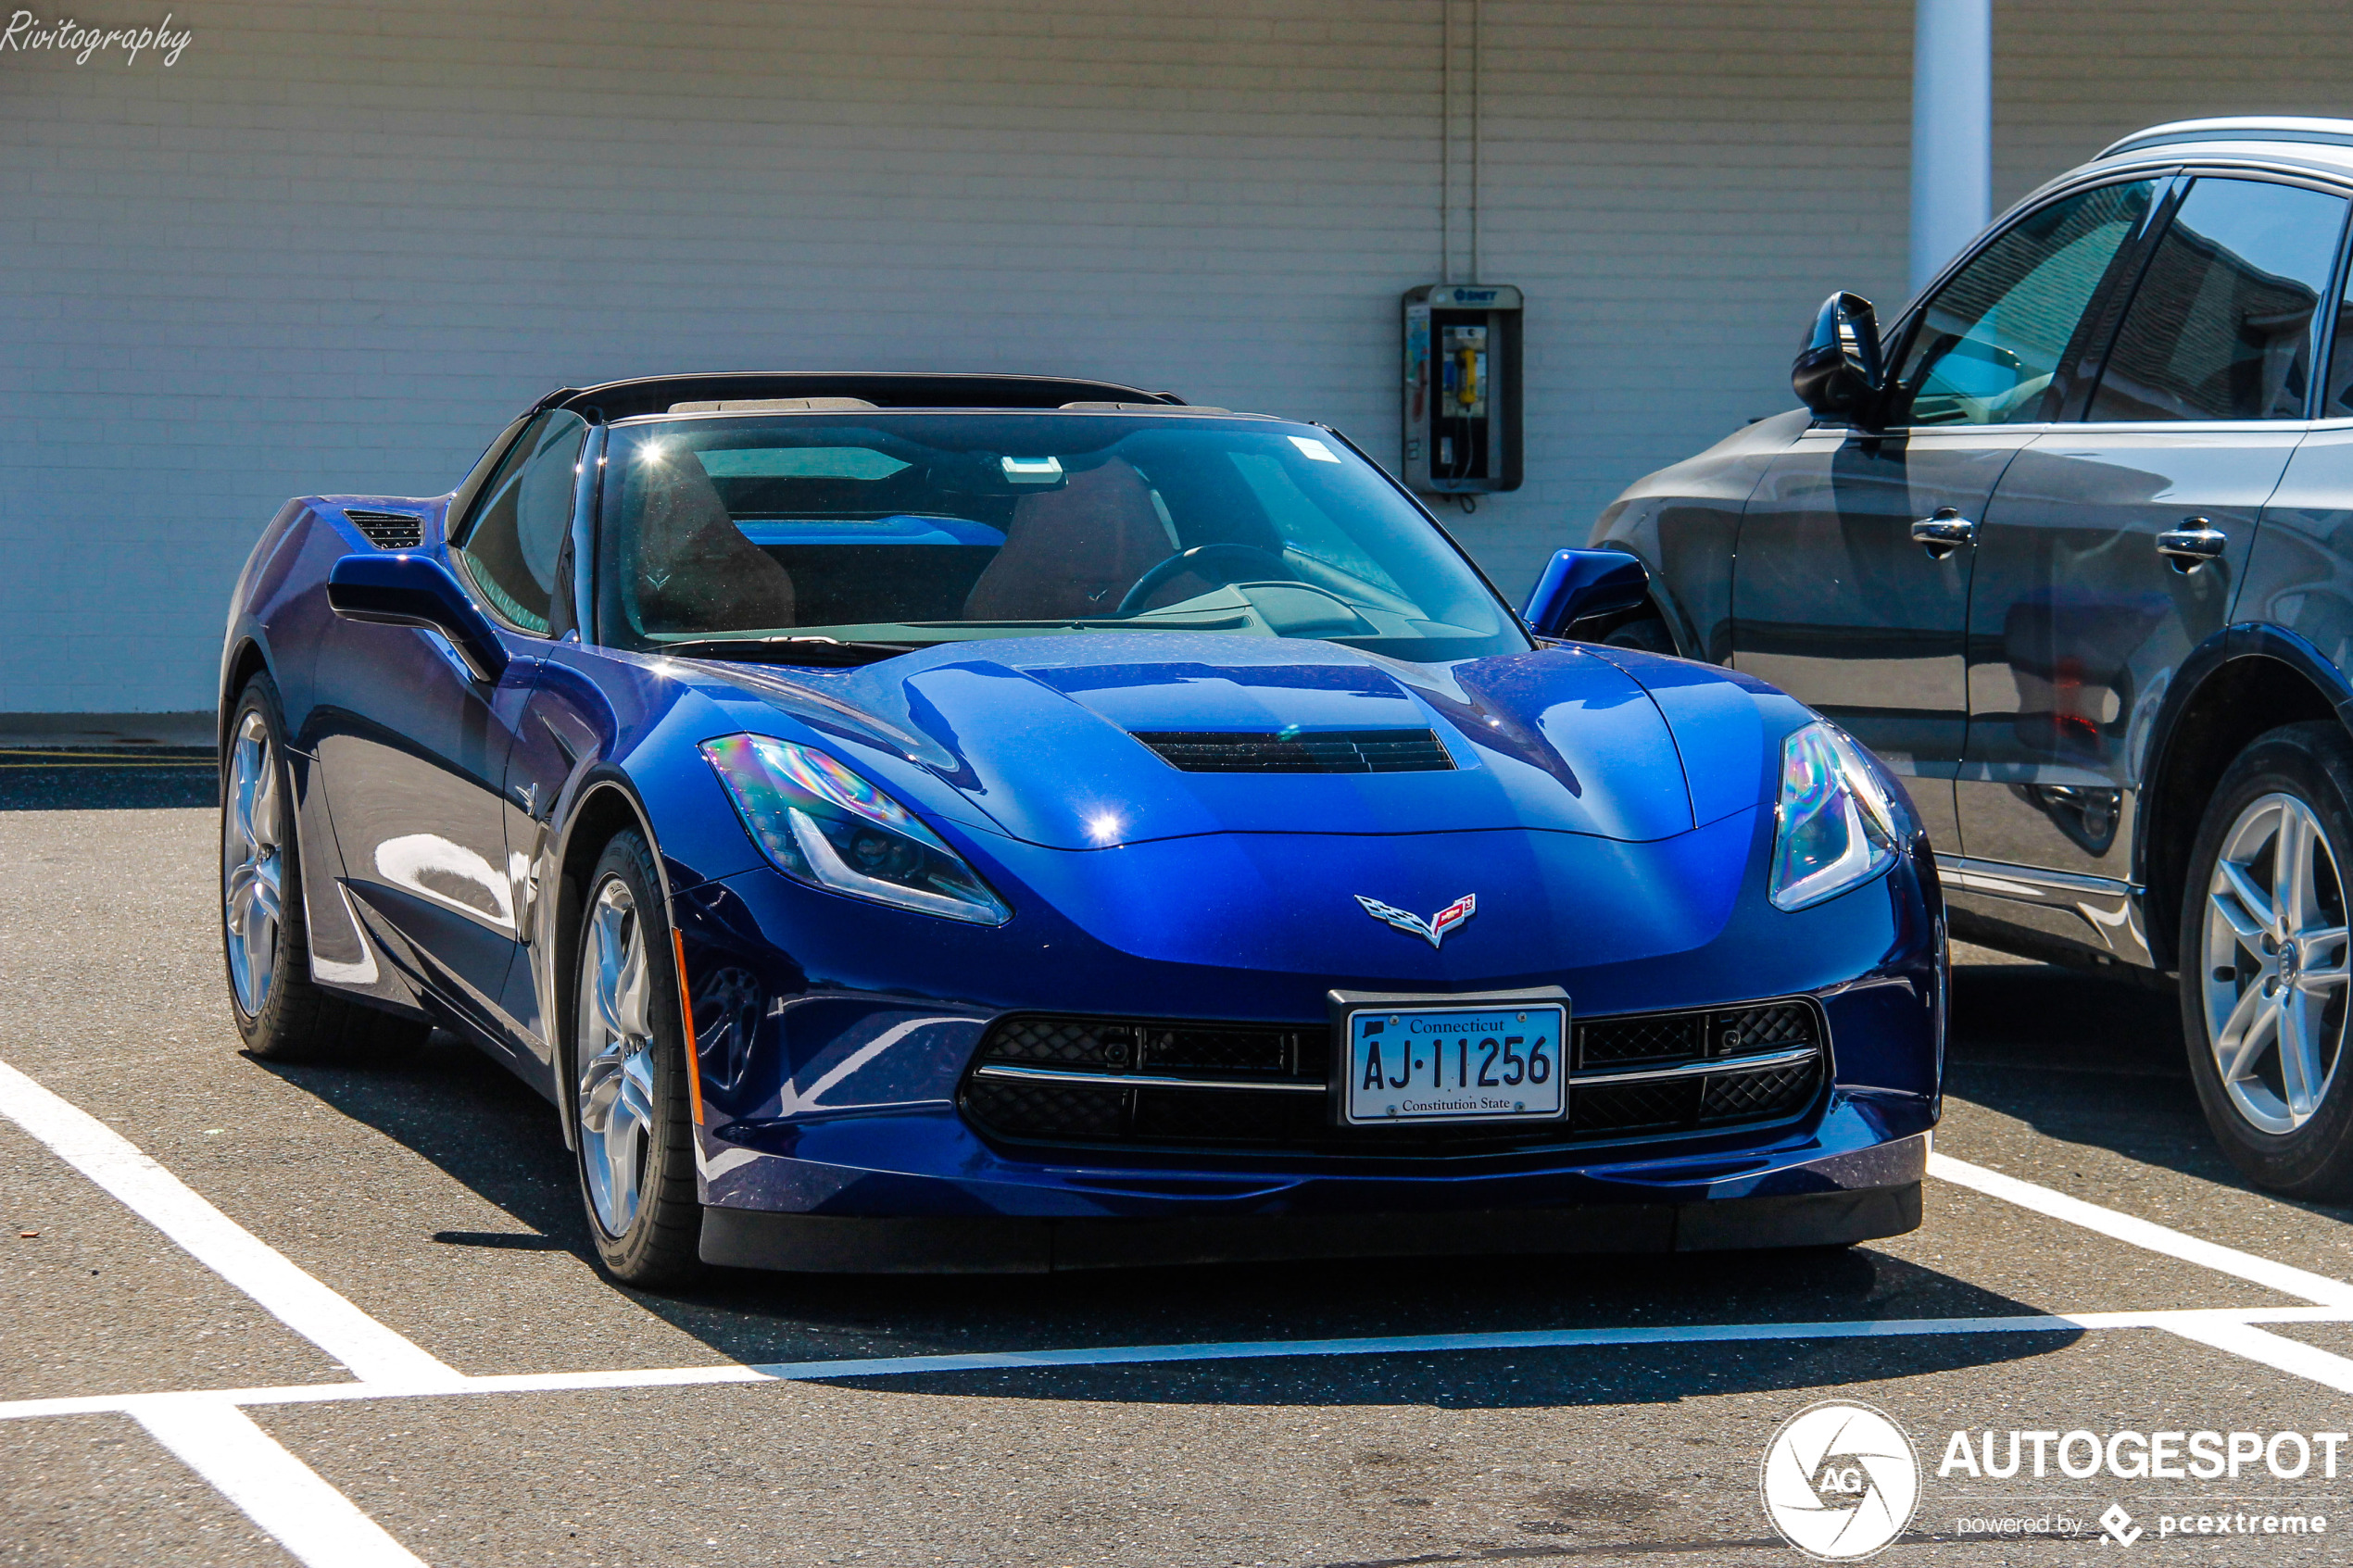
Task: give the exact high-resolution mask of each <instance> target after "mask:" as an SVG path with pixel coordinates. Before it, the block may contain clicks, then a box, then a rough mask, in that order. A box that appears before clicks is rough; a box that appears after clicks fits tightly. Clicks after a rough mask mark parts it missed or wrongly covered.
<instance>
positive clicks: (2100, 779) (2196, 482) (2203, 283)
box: [1958, 177, 2346, 947]
mask: <svg viewBox="0 0 2353 1568" xmlns="http://www.w3.org/2000/svg"><path fill="white" fill-rule="evenodd" d="M2345 216H2346V203H2345V200H2344V199H2343V198H2342V197H2340V196H2337V195H2334V194H2328V193H2325V192H2322V191H2319V190H2313V189H2308V188H2305V187H2302V186H2297V185H2290V184H2279V183H2271V182H2262V181H2255V180H2244V179H2214V178H2210V177H2208V178H2200V179H2198V180H2196V182H2194V183H2193V184H2191V185H2190V187H2189V189H2188V192H2187V194H2185V195H2183V198H2182V200H2181V202H2180V204H2179V206H2178V207H2177V209H2176V211H2175V214H2174V216H2173V218H2172V220H2171V222H2170V224H2169V225H2168V226H2167V229H2166V232H2165V233H2164V235H2163V237H2162V238H2161V239H2160V240H2159V241H2158V245H2157V246H2156V248H2155V249H2154V251H2153V252H2152V253H2151V254H2150V257H2149V260H2148V263H2147V266H2146V268H2145V270H2143V271H2142V273H2141V276H2140V279H2139V282H2137V284H2136V285H2135V287H2134V289H2133V296H2132V300H2131V303H2130V305H2129V306H2128V307H2127V308H2126V309H2125V311H2124V313H2123V320H2122V324H2121V325H2120V327H2119V329H2118V330H2117V332H2116V338H2115V343H2114V346H2113V347H2112V348H2111V349H2110V350H2109V352H2108V355H2107V358H2106V363H2105V366H2104V368H2103V369H2102V370H2101V372H2100V375H2099V380H2098V382H2097V383H2096V385H2095V388H2094V389H2093V391H2092V393H2091V396H2090V399H2089V404H2088V408H2087V411H2086V414H2085V417H2084V420H2083V421H2082V422H2081V423H2077V424H2071V425H2066V426H2062V427H2058V428H2056V429H2053V430H2050V431H2047V432H2045V433H2042V434H2039V435H2038V436H2037V437H2036V438H2035V440H2034V443H2033V445H2032V446H2030V447H2029V448H2028V449H2027V450H2026V451H2025V452H2023V453H2021V454H2020V457H2019V458H2018V460H2017V462H2015V463H2014V464H2012V465H2011V467H2010V470H2009V471H2008V473H2007V475H2005V476H2004V478H2003V480H2002V484H2001V488H2000V490H1999V492H1998V493H1997V494H1996V495H1995V497H1994V506H1993V508H1992V511H1991V513H1990V514H1989V515H1988V517H1987V518H1986V520H1985V527H1984V531H1983V533H1982V535H1981V538H1980V541H1979V546H1978V566H1977V589H1976V596H1975V599H1974V602H1973V604H1972V607H1971V610H1970V616H1969V621H1970V649H1971V657H1970V667H1969V747H1968V756H1967V760H1966V763H1965V766H1964V768H1963V771H1962V776H1961V781H1960V784H1959V785H1958V799H1959V809H1960V816H1961V839H1962V845H1963V849H1964V852H1965V853H1966V854H1967V855H1968V856H1969V859H1972V860H1981V861H1986V860H1991V861H1999V862H2003V863H2005V864H2007V865H2013V866H2020V867H2029V868H2035V869H2039V870H2043V871H2055V872H2062V873H2067V874H2069V875H2072V876H2078V877H2081V876H2092V877H2098V878H2101V879H2104V880H2106V881H2108V882H2111V883H2113V884H2118V888H2119V892H2120V889H2121V884H2125V883H2127V882H2129V881H2130V880H2132V878H2133V874H2134V873H2133V868H2132V867H2131V865H2130V863H2129V862H2130V857H2131V847H2132V842H2133V834H2132V831H2131V824H2132V814H2133V809H2134V797H2135V793H2136V791H2137V789H2138V786H2139V783H2140V778H2139V768H2140V766H2141V764H2142V763H2143V761H2144V760H2145V759H2143V758H2142V757H2141V756H2140V755H2139V751H2140V750H2141V749H2144V748H2145V743H2146V740H2147V736H2148V728H2149V725H2150V722H2151V721H2153V720H2154V719H2155V717H2156V712H2157V708H2158V704H2160V703H2161V702H2162V701H2163V700H2164V696H2165V694H2166V691H2167V688H2168V686H2169V684H2170V683H2171V677H2172V674H2173V671H2175V670H2176V669H2178V668H2179V666H2180V664H2181V661H2182V660H2183V658H2184V657H2185V656H2187V655H2188V654H2189V652H2190V651H2191V650H2192V649H2194V648H2196V646H2198V645H2199V644H2200V643H2202V642H2204V641H2206V640H2207V639H2208V637H2210V636H2211V635H2213V634H2214V633H2217V632H2219V631H2221V629H2222V627H2223V626H2224V625H2226V624H2227V623H2228V620H2229V615H2230V609H2231V601H2232V598H2233V595H2234V593H2235V591H2236V588H2237V585H2238V582H2239V579H2240V577H2241V574H2242V572H2243V571H2244V568H2245V566H2246V559H2247V556H2248V553H2249V551H2250V549H2251V548H2252V546H2253V545H2254V539H2255V529H2256V524H2257V521H2258V520H2259V517H2260V515H2261V513H2262V509H2263V507H2264V505H2265V503H2266V502H2267V501H2269V500H2270V498H2271V494H2272V492H2273V491H2274V490H2275V489H2276V488H2277V487H2278V485H2279V482H2280V477H2281V475H2282V473H2283V472H2284V470H2285V469H2286V466H2287V461H2288V458H2289V457H2290V456H2291V455H2292V454H2293V453H2294V451H2295V449H2296V445H2297V443H2298V442H2299V441H2300V440H2301V439H2302V437H2303V433H2304V431H2305V429H2306V428H2307V427H2306V424H2305V416H2306V412H2307V401H2308V397H2309V383H2310V381H2311V379H2312V378H2311V366H2312V361H2313V355H2314V352H2315V338H2316V335H2317V330H2318V326H2319V318H2320V310H2319V305H2320V301H2321V297H2322V295H2323V294H2324V293H2326V292H2327V289H2328V284H2329V279H2330V274H2331V271H2332V270H2333V267H2334V260H2335V257H2336V251H2337V243H2338V235H2339V232H2340V231H2341V230H2342V229H2343V227H2344V223H2345ZM2085 891H2091V890H2085ZM2084 901H2085V900H2084V899H2082V898H2077V899H2075V900H2074V902H2076V903H2082V902H2084ZM2109 907H2110V912H2111V915H2113V913H2114V912H2116V911H2120V910H2121V909H2124V907H2125V905H2124V902H2123V900H2122V899H2121V897H2117V898H2115V899H2113V900H2110V901H2109ZM2060 926H2061V927H2062V928H2064V930H2065V934H2066V935H2074V936H2078V937H2082V936H2083V935H2087V933H2086V931H2085V930H2084V928H2083V926H2082V922H2081V921H2078V920H2074V919H2073V917H2072V915H2071V914H2070V915H2069V916H2068V917H2066V918H2064V919H2062V920H2061V921H2060ZM2120 939H2122V940H2125V941H2127V942H2128V945H2132V946H2135V947H2136V946H2137V944H2136V943H2133V942H2132V941H2131V939H2130V938H2129V936H2125V935H2123V934H2120Z"/></svg>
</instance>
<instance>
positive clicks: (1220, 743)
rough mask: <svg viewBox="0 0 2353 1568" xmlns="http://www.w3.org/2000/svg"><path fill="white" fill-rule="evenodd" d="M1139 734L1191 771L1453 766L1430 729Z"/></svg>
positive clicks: (1416, 769) (1349, 770)
mask: <svg viewBox="0 0 2353 1568" xmlns="http://www.w3.org/2000/svg"><path fill="white" fill-rule="evenodd" d="M1136 738H1137V739H1138V740H1139V741H1142V742H1143V743H1144V744H1145V745H1146V746H1151V748H1152V749H1153V750H1154V751H1156V752H1158V753H1160V757H1161V760H1163V761H1164V762H1166V763H1167V764H1168V765H1169V766H1170V767H1172V768H1177V769H1181V770H1182V771H1185V772H1188V773H1441V772H1448V771H1452V770H1453V766H1454V759H1453V758H1452V757H1450V756H1448V755H1447V752H1446V747H1445V746H1443V745H1441V743H1440V741H1439V738H1438V736H1437V735H1435V734H1432V733H1430V732H1429V731H1428V730H1323V731H1318V732H1315V733H1313V734H1295V733H1290V732H1284V733H1280V734H1225V733H1223V732H1220V731H1214V730H1156V731H1139V732H1137V733H1136Z"/></svg>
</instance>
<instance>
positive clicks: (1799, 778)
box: [1770, 724, 1903, 909]
mask: <svg viewBox="0 0 2353 1568" xmlns="http://www.w3.org/2000/svg"><path fill="white" fill-rule="evenodd" d="M1774 815H1775V822H1776V824H1777V825H1776V826H1775V828H1774V832H1773V881H1772V887H1771V892H1770V896H1771V897H1772V900H1773V904H1774V907H1775V908H1777V909H1804V908H1805V907H1806V905H1808V904H1818V903H1820V902H1821V901H1822V900H1823V899H1825V898H1828V897H1831V896H1832V895H1834V894H1839V893H1843V892H1845V891H1846V890H1847V889H1848V888H1850V887H1854V886H1856V885H1858V884H1862V883H1866V882H1869V881H1870V879H1871V878H1873V877H1875V876H1877V875H1879V874H1880V873H1881V872H1883V871H1885V870H1887V868H1888V867H1890V866H1892V865H1894V863H1895V857H1896V854H1897V845H1898V844H1899V843H1901V842H1902V838H1903V832H1902V830H1901V828H1900V827H1899V826H1898V825H1897V823H1898V821H1899V808H1898V807H1897V805H1896V803H1895V802H1894V800H1892V799H1890V798H1889V797H1888V795H1887V792H1886V790H1885V789H1884V788H1882V787H1881V783H1880V778H1879V775H1878V774H1877V773H1876V772H1874V771H1872V769H1871V765H1870V764H1869V762H1868V761H1866V760H1865V759H1864V758H1863V754H1862V753H1861V752H1860V751H1859V750H1857V749H1856V745H1855V743H1854V742H1853V741H1851V740H1849V739H1847V738H1846V737H1845V736H1844V735H1843V734H1840V733H1839V732H1838V731H1836V730H1834V729H1832V728H1831V727H1830V726H1829V725H1828V724H1808V725H1806V727H1805V728H1804V729H1802V730H1799V731H1797V732H1795V733H1794V734H1792V735H1791V736H1790V737H1789V738H1788V739H1787V740H1785V741H1783V742H1781V798H1780V805H1779V806H1778V807H1777V808H1776V809H1775V813H1774Z"/></svg>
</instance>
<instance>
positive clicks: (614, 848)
mask: <svg viewBox="0 0 2353 1568" xmlns="http://www.w3.org/2000/svg"><path fill="white" fill-rule="evenodd" d="M577 951H578V953H579V970H578V977H579V984H578V986H577V988H576V997H575V1003H574V1008H573V1016H574V1025H573V1054H572V1060H573V1115H574V1118H575V1123H574V1124H575V1126H576V1128H577V1130H578V1133H579V1148H580V1191H581V1197H582V1198H583V1200H584V1201H585V1203H586V1204H587V1207H588V1223H589V1228H590V1230H591V1231H592V1232H593V1233H594V1234H595V1236H596V1238H597V1254H598V1257H599V1258H601V1259H602V1260H603V1261H604V1265H605V1267H606V1269H607V1270H609V1271H610V1273H612V1275H613V1277H614V1278H615V1279H618V1280H620V1281H622V1282H623V1284H627V1285H635V1286H667V1285H674V1284H677V1283H678V1282H679V1281H681V1280H683V1279H685V1278H686V1277H687V1276H688V1275H689V1274H691V1273H693V1272H694V1270H695V1267H696V1248H697V1246H698V1242H699V1240H700V1237H701V1231H702V1208H701V1204H700V1202H699V1201H698V1197H697V1194H696V1191H695V1158H694V1144H693V1139H694V1125H693V1122H692V1119H691V1117H690V1115H689V1112H688V1110H687V1092H686V1056H685V1050H684V1046H683V1037H684V1035H685V1034H686V1030H685V1028H684V1026H683V1024H682V1022H681V1019H682V1014H681V1012H680V1010H679V1005H678V983H677V970H676V969H675V968H674V967H673V958H672V947H671V935H670V925H669V922H668V921H667V920H665V919H664V918H663V913H662V901H661V884H660V883H659V882H657V881H656V880H655V874H654V864H653V855H652V853H651V852H650V850H649V849H648V847H647V845H646V841H645V840H644V839H643V838H641V837H639V836H638V835H637V834H634V833H624V834H619V835H618V836H616V837H615V838H614V839H613V841H612V842H611V843H610V844H609V845H607V846H606V847H605V852H604V855H603V856H602V858H600V859H598V862H597V869H596V870H595V871H594V872H591V873H590V874H589V877H588V898H587V904H586V907H585V909H584V910H583V911H582V915H581V923H580V937H579V943H578V947H577Z"/></svg>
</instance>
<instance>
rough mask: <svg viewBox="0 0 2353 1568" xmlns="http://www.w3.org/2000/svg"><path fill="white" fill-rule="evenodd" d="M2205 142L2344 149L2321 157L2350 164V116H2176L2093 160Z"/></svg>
mask: <svg viewBox="0 0 2353 1568" xmlns="http://www.w3.org/2000/svg"><path fill="white" fill-rule="evenodd" d="M2207 142H2271V143H2275V144H2289V145H2300V146H2308V147H2329V148H2343V149H2345V150H2344V151H2342V152H2334V153H2322V154H2321V155H2320V156H2321V157H2322V158H2323V159H2325V160H2326V161H2328V162H2332V163H2353V119H2298V118H2296V117H2293V116H2285V115H2241V116H2236V117H2233V118H2231V119H2177V120H2174V121H2172V122H2171V123H2170V124H2166V125H2152V126H2150V127H2149V128H2148V129H2147V130H2146V131H2136V132H2133V134H2132V135H2130V136H2127V137H2125V138H2123V139H2122V140H2121V141H2118V142H2112V143H2110V144H2108V145H2107V146H2106V147H2103V148H2101V149H2100V154H2099V157H2095V158H2094V159H2093V160H2092V161H2093V162H2095V163H2097V162H2100V161H2101V160H2102V159H2106V158H2112V157H2121V156H2123V155H2124V154H2126V153H2145V152H2148V151H2150V150H2152V149H2154V148H2158V147H2171V146H2177V145H2183V144H2194V143H2207Z"/></svg>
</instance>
